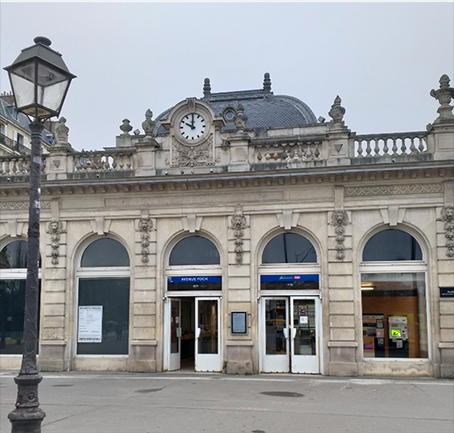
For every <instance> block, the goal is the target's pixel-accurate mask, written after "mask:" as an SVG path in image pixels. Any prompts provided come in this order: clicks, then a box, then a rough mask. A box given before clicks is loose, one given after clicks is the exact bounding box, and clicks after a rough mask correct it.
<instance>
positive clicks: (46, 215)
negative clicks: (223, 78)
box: [0, 75, 454, 377]
mask: <svg viewBox="0 0 454 433" xmlns="http://www.w3.org/2000/svg"><path fill="white" fill-rule="evenodd" d="M440 84H441V85H440V89H439V90H437V91H432V96H433V97H434V98H436V99H437V100H439V101H440V104H441V107H442V109H441V110H439V114H440V116H439V117H438V118H437V119H436V120H435V121H434V122H433V124H431V125H428V127H427V129H426V130H425V131H417V132H408V133H384V134H374V135H357V134H355V133H354V132H351V131H350V129H348V128H347V127H346V126H345V120H344V116H345V113H346V110H345V108H343V107H342V106H341V99H340V98H339V97H336V98H335V100H334V103H333V106H332V107H331V110H330V111H329V115H330V117H332V120H331V121H329V122H325V121H324V120H323V121H322V122H318V123H317V122H316V121H315V122H314V120H313V119H312V118H311V119H309V120H307V121H306V122H302V121H301V122H296V123H295V124H293V125H291V124H290V125H289V124H282V125H271V126H269V127H263V126H260V125H259V126H257V125H255V124H254V123H252V124H251V122H254V114H255V112H254V111H253V110H254V108H253V104H252V102H254V101H255V102H257V101H258V102H257V103H258V104H259V105H260V104H270V106H269V107H270V108H269V109H270V110H278V108H276V106H273V105H272V103H273V98H274V95H273V94H272V93H271V90H270V89H271V82H270V80H269V75H268V76H267V77H265V82H264V89H263V90H262V91H249V92H231V93H224V94H215V93H211V87H210V84H209V81H207V80H205V86H204V97H203V98H201V99H194V98H191V99H187V100H185V101H182V102H180V103H178V104H177V105H175V106H174V107H173V108H171V109H170V110H168V111H167V112H165V113H163V114H162V115H160V116H159V117H158V118H157V119H156V120H152V115H153V114H152V113H151V111H150V110H148V111H147V113H146V114H145V121H144V123H143V128H144V133H143V134H142V135H140V134H139V135H130V131H131V130H132V127H131V125H130V122H129V120H127V119H125V120H124V121H123V124H122V126H121V128H120V129H121V131H122V133H121V135H119V136H118V137H117V138H116V147H114V148H106V149H104V150H101V151H90V152H78V151H74V150H73V149H72V148H71V146H69V144H68V128H67V127H66V125H65V122H66V119H63V120H61V121H60V123H59V126H58V127H57V132H58V131H60V132H59V135H58V140H57V144H56V145H55V146H54V147H53V148H51V151H50V153H49V154H48V155H45V157H44V164H43V180H42V206H41V239H40V242H41V257H42V261H41V282H42V283H41V287H42V288H41V307H40V342H39V344H40V346H39V364H40V368H41V369H42V370H55V371H59V370H71V369H75V370H115V371H134V372H154V371H162V370H165V369H167V368H169V365H170V364H169V362H170V361H167V357H168V355H169V354H168V352H169V348H168V346H167V343H166V338H168V334H167V333H168V332H171V331H169V330H168V329H167V328H166V327H167V326H168V325H167V323H168V317H167V316H166V314H170V313H168V308H170V307H168V303H169V302H170V301H169V299H170V300H171V299H172V296H171V295H172V294H171V293H169V290H168V287H167V286H166V282H167V280H168V276H169V275H186V274H187V275H208V274H209V275H211V274H213V275H220V276H221V277H222V289H221V292H219V293H218V292H216V293H215V296H213V299H219V313H220V315H219V316H220V322H219V323H220V328H219V330H218V331H219V332H218V334H219V339H220V359H221V364H220V367H219V370H222V371H224V372H227V373H240V374H242V373H257V372H260V371H263V350H264V349H263V348H262V347H261V344H262V343H261V342H262V341H263V338H262V337H263V335H262V334H263V332H265V331H264V328H263V327H262V324H261V323H262V316H261V314H262V312H261V311H262V309H263V308H265V307H264V301H262V299H265V298H267V297H269V296H268V295H267V294H266V293H263V290H261V286H260V281H261V280H260V278H261V275H264V274H268V273H270V272H274V273H277V274H279V273H281V274H288V273H295V274H301V273H310V274H311V275H312V274H317V275H319V278H320V279H319V290H318V291H317V292H310V296H309V298H311V299H312V298H313V299H316V304H317V305H319V310H318V311H319V316H320V322H319V326H318V330H317V333H318V334H317V335H318V338H319V347H318V356H319V357H318V361H317V362H318V367H317V368H318V371H317V372H318V373H321V374H326V375H336V376H344V375H348V376H356V375H366V374H384V375H393V374H395V375H407V374H408V375H428V376H436V377H440V376H441V377H454V368H453V365H454V297H452V295H451V296H449V289H450V288H451V290H452V288H453V287H454V266H453V265H454V262H453V243H452V241H453V239H452V238H453V224H454V223H453V221H452V214H453V212H452V208H453V205H454V180H453V174H454V165H453V164H454V119H453V117H452V113H451V111H450V109H448V108H446V107H447V106H448V107H450V106H449V102H450V100H449V101H448V102H446V98H445V99H443V102H442V96H443V95H444V96H445V94H446V92H448V93H449V92H451V91H452V89H451V88H450V87H449V85H447V84H446V79H445V78H443V77H442V80H441V81H440ZM448 84H449V81H448ZM446 86H447V87H446ZM449 89H451V90H449ZM443 92H444V93H443ZM451 93H452V92H451ZM440 95H442V96H440ZM444 96H443V97H444ZM222 101H223V102H224V106H223V107H221V108H222V111H221V109H220V108H219V107H220V104H221V102H222ZM216 104H218V105H216ZM301 104H302V103H301ZM264 106H265V105H264ZM303 108H304V107H303ZM295 109H298V110H300V112H303V109H302V108H301V107H299V108H298V107H296V108H295ZM451 110H452V108H451ZM309 111H310V110H309ZM188 113H189V114H191V113H197V114H199V115H200V116H202V117H203V119H204V124H203V127H201V129H202V130H201V135H200V138H198V139H194V140H188V139H185V138H184V137H183V138H182V135H181V134H180V132H179V131H180V126H183V127H184V125H180V122H182V118H183V116H185V115H188ZM229 113H230V114H229ZM450 113H451V115H450ZM274 114H276V115H278V114H279V113H278V112H276V111H275V112H274ZM305 115H306V114H305ZM307 116H309V115H307ZM189 119H190V117H189ZM68 123H70V122H68ZM187 126H188V128H190V129H191V131H192V130H193V129H194V128H195V123H194V120H192V123H191V122H190V121H189V124H188V125H187ZM82 144H83V143H82ZM0 167H1V168H2V170H1V171H2V173H1V175H0V195H1V202H0V210H1V212H0V250H1V249H2V248H4V247H5V246H6V245H7V244H8V243H9V242H11V241H13V240H20V239H24V240H26V236H27V206H28V205H27V203H28V196H27V194H28V185H27V181H28V176H27V175H28V173H27V156H26V155H22V156H14V157H10V156H4V157H1V156H0ZM390 228H391V229H396V230H401V231H404V232H406V233H409V234H410V235H411V236H412V237H413V238H414V239H416V240H417V241H418V243H419V245H420V246H421V249H422V255H423V260H422V261H421V262H420V263H418V266H419V268H418V269H419V270H418V272H425V275H426V281H427V282H426V295H425V296H426V302H427V321H428V324H427V329H428V336H427V340H428V342H427V344H428V356H427V357H425V358H417V359H394V358H390V359H378V360H377V359H373V360H371V359H368V358H366V357H364V355H363V322H362V306H361V273H362V272H367V264H365V263H363V260H362V254H363V249H364V247H365V245H366V243H367V241H368V240H369V239H370V238H371V236H372V235H374V234H375V233H377V232H379V231H380V230H385V229H390ZM284 233H295V234H299V235H302V236H304V237H305V238H307V239H308V240H309V241H310V242H311V243H312V245H313V246H314V248H315V250H316V252H317V261H316V262H315V263H313V264H303V265H299V264H288V263H287V264H285V265H279V266H278V265H275V266H274V265H273V266H272V265H270V266H268V265H266V266H265V265H264V264H263V263H262V253H263V251H264V249H265V247H266V245H267V244H268V242H269V241H270V240H271V239H273V237H275V236H277V235H279V234H284ZM193 235H198V236H201V237H204V238H206V239H208V240H210V241H211V242H212V243H213V244H214V246H215V247H216V249H217V250H218V252H219V257H220V259H219V265H218V266H214V265H213V266H211V267H209V269H208V268H206V267H201V268H200V269H199V268H197V266H195V267H192V268H191V267H189V268H188V267H184V266H183V267H181V268H178V269H177V268H174V267H172V266H171V265H169V256H170V254H171V252H172V250H173V248H174V247H175V245H176V244H177V243H178V242H179V241H180V240H182V239H184V238H185V237H188V236H193ZM106 238H108V239H115V240H117V241H118V242H120V243H121V244H122V245H123V247H124V248H125V250H126V251H127V252H128V256H129V266H128V267H127V268H125V269H123V268H122V269H121V272H124V274H121V275H124V276H126V277H127V278H129V280H130V288H129V290H130V292H129V293H130V294H129V299H130V305H129V324H128V351H127V353H126V354H123V355H109V356H96V355H93V356H90V355H81V354H79V353H78V352H77V332H78V331H77V330H78V314H77V305H78V293H79V289H78V284H79V283H78V281H79V278H81V275H82V274H81V272H82V271H81V269H80V261H81V256H82V254H83V251H84V249H85V248H86V247H87V245H89V244H90V242H93V241H94V240H98V239H106ZM1 272H3V274H2V273H1ZM119 272H120V271H119ZM172 272H173V273H172ZM184 272H186V274H185V273H184ZM4 275H5V274H4V271H2V270H1V269H0V277H1V278H5V276H4ZM1 278H0V279H1ZM308 293H309V292H308ZM204 295H206V294H205V293H204V292H200V293H197V294H195V295H194V297H195V298H197V297H204ZM306 295H307V293H306ZM273 296H275V297H276V299H277V298H279V296H278V295H277V294H276V293H274V295H273ZM286 296H287V297H288V298H289V299H290V298H291V297H292V296H293V297H294V298H295V299H298V295H297V294H296V293H294V292H292V293H287V294H286ZM181 299H183V300H184V296H181ZM232 312H233V313H234V312H244V313H246V317H247V320H246V323H247V329H246V330H245V332H244V333H238V334H236V333H235V332H234V330H233V329H232V327H233V323H232ZM263 314H265V313H263ZM263 317H265V316H263ZM0 363H1V368H2V369H16V368H19V365H20V356H18V355H12V354H10V355H9V354H4V355H0Z"/></svg>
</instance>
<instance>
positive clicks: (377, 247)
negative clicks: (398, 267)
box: [363, 229, 422, 262]
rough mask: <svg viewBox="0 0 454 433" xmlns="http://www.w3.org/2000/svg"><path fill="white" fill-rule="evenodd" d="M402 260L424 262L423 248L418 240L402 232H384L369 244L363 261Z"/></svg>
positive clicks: (375, 236)
mask: <svg viewBox="0 0 454 433" xmlns="http://www.w3.org/2000/svg"><path fill="white" fill-rule="evenodd" d="M400 260H422V252H421V247H420V246H419V244H418V242H417V241H416V239H415V238H414V237H413V236H412V235H410V234H408V233H406V232H404V231H402V230H395V229H389V230H383V231H381V232H378V233H376V234H375V235H374V236H372V237H371V238H370V239H369V241H368V242H367V244H366V246H365V248H364V252H363V261H367V262H374V261H377V262H382V261H388V262H394V261H400Z"/></svg>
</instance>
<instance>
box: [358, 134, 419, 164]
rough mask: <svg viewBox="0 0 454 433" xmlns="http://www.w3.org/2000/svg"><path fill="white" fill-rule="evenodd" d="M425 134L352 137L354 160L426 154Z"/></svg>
mask: <svg viewBox="0 0 454 433" xmlns="http://www.w3.org/2000/svg"><path fill="white" fill-rule="evenodd" d="M427 135H428V133H427V132H401V133H395V134H370V135H353V139H354V155H353V157H354V158H364V157H376V158H379V157H381V156H399V155H417V154H421V153H427V152H428V148H427Z"/></svg>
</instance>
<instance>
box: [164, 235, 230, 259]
mask: <svg viewBox="0 0 454 433" xmlns="http://www.w3.org/2000/svg"><path fill="white" fill-rule="evenodd" d="M220 263H221V261H220V258H219V252H218V249H217V248H216V246H215V245H214V244H213V242H211V241H210V240H208V239H206V238H204V237H202V236H189V237H187V238H184V239H182V240H181V241H179V242H178V243H177V244H176V245H175V247H174V248H173V249H172V252H171V253H170V258H169V265H170V266H184V265H193V266H197V265H219V264H220Z"/></svg>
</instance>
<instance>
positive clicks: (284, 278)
mask: <svg viewBox="0 0 454 433" xmlns="http://www.w3.org/2000/svg"><path fill="white" fill-rule="evenodd" d="M260 281H261V282H262V283H278V282H293V281H319V275H318V274H306V275H261V276H260Z"/></svg>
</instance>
